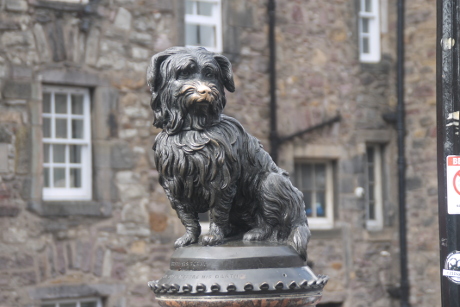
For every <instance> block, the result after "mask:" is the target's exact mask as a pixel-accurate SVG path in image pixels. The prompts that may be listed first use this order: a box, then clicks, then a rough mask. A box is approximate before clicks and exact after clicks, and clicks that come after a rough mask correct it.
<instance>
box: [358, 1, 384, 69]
mask: <svg viewBox="0 0 460 307" xmlns="http://www.w3.org/2000/svg"><path fill="white" fill-rule="evenodd" d="M359 60H360V61H361V62H363V63H377V62H380V14H379V0H360V11H359Z"/></svg>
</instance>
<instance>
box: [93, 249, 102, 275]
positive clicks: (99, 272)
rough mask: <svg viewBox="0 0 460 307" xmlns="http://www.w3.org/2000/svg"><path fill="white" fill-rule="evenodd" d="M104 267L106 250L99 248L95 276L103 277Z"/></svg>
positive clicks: (96, 255)
mask: <svg viewBox="0 0 460 307" xmlns="http://www.w3.org/2000/svg"><path fill="white" fill-rule="evenodd" d="M103 266H104V249H103V248H102V247H101V246H99V247H98V248H97V249H96V253H95V255H94V267H93V273H94V275H96V276H99V277H101V276H102V268H103Z"/></svg>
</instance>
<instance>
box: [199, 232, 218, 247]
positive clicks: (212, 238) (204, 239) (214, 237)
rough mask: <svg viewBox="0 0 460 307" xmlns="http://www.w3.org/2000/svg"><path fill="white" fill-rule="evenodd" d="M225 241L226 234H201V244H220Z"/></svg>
mask: <svg viewBox="0 0 460 307" xmlns="http://www.w3.org/2000/svg"><path fill="white" fill-rule="evenodd" d="M223 242H224V236H223V235H218V234H207V235H202V236H201V244H203V245H218V244H221V243H223Z"/></svg>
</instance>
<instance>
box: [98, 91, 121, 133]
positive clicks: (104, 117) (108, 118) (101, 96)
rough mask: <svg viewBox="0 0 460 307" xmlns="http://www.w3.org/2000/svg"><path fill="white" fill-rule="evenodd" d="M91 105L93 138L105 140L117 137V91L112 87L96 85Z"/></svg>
mask: <svg viewBox="0 0 460 307" xmlns="http://www.w3.org/2000/svg"><path fill="white" fill-rule="evenodd" d="M93 106H94V107H93V115H92V119H93V120H92V127H93V131H94V133H93V138H94V139H95V140H107V139H110V138H113V137H117V135H118V124H117V116H116V114H118V91H117V90H116V89H114V88H112V87H97V88H96V90H95V92H94V104H93Z"/></svg>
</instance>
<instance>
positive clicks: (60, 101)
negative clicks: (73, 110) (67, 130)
mask: <svg viewBox="0 0 460 307" xmlns="http://www.w3.org/2000/svg"><path fill="white" fill-rule="evenodd" d="M54 107H55V112H56V113H58V114H66V113H67V95H66V94H56V95H54Z"/></svg>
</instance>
